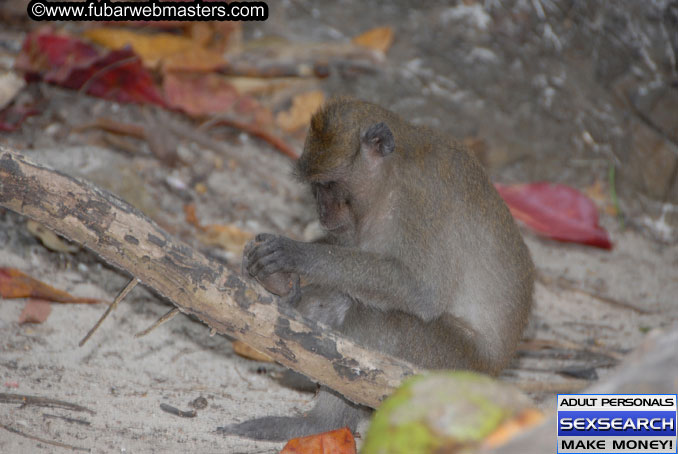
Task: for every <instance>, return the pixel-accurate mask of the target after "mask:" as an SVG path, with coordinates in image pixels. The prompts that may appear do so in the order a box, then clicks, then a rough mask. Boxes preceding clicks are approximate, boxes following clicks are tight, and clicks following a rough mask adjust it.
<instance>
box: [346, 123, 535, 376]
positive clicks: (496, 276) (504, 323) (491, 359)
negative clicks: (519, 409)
mask: <svg viewBox="0 0 678 454" xmlns="http://www.w3.org/2000/svg"><path fill="white" fill-rule="evenodd" d="M396 131H397V132H396V133H395V134H396V144H397V145H396V147H397V149H396V153H397V154H396V156H394V159H397V161H395V160H394V162H393V163H392V165H391V169H392V171H393V172H394V174H393V175H392V176H391V177H392V178H399V179H401V181H403V183H404V184H401V185H399V188H400V191H399V192H398V194H397V196H396V197H395V199H396V201H395V203H396V204H398V205H399V206H401V207H408V209H406V210H400V211H396V212H399V213H401V216H400V217H399V219H397V221H396V223H397V232H398V233H397V234H395V235H392V240H391V241H390V242H388V244H385V245H383V247H384V249H385V250H384V251H383V252H384V253H386V254H393V255H395V256H396V257H397V258H398V259H399V260H401V261H402V262H403V263H405V265H406V266H407V267H408V268H409V269H410V270H411V271H412V272H413V273H415V274H416V275H417V276H418V278H419V280H420V281H421V282H424V283H425V285H426V288H427V291H429V292H431V295H432V302H431V307H430V308H428V307H427V308H426V309H425V311H424V315H425V318H426V321H424V320H421V319H417V317H413V316H412V315H410V314H406V313H400V312H397V311H392V312H390V313H385V314H384V313H381V314H379V313H372V311H373V310H372V309H369V308H365V307H360V306H353V307H352V309H351V311H349V314H348V315H347V320H348V323H345V325H346V326H349V325H351V323H356V324H362V325H363V326H366V325H370V324H373V325H374V326H373V328H374V329H379V330H381V332H382V333H384V335H383V336H381V337H382V338H380V339H379V340H377V341H375V343H376V344H378V345H375V348H379V349H381V350H384V351H387V352H389V353H391V354H394V355H396V356H400V357H404V358H405V359H408V360H410V361H412V362H414V363H416V364H420V365H422V366H424V367H434V368H451V367H455V368H457V367H459V368H472V369H478V370H483V371H488V372H497V371H499V370H500V369H501V368H503V367H504V366H505V365H506V363H507V362H508V361H509V360H510V358H511V356H512V354H513V352H514V349H515V346H516V344H517V342H518V341H519V339H520V336H521V335H522V332H523V330H524V328H525V326H526V324H527V319H528V316H529V312H530V309H531V305H532V291H533V282H534V269H533V264H532V260H531V258H530V255H529V252H528V250H527V247H526V245H525V243H524V241H523V239H522V236H521V234H520V232H519V230H518V228H517V226H516V224H515V222H514V220H513V218H512V216H511V214H510V212H509V210H508V208H507V206H506V205H505V203H504V202H503V200H502V199H501V198H500V196H499V194H498V193H497V191H496V190H495V189H494V187H493V185H492V184H491V183H490V181H489V179H488V177H487V175H486V174H485V171H484V170H483V168H482V166H481V165H480V163H479V162H478V161H477V160H476V159H475V157H474V156H472V155H471V154H470V153H469V152H468V150H466V149H465V148H464V147H463V146H460V145H459V144H457V143H456V142H455V141H454V140H453V139H450V138H448V137H447V136H445V135H443V134H441V133H439V132H437V131H434V130H431V129H429V128H424V127H417V126H412V125H409V124H405V125H401V126H400V127H398V128H396ZM399 133H400V134H401V135H402V137H400V138H399V137H398V134H399ZM398 147H400V149H398ZM396 171H397V174H396ZM368 247H373V245H371V244H370V245H369V246H368ZM413 304H417V302H413ZM380 320H381V325H379V323H380ZM357 331H358V330H356V333H357ZM460 331H466V332H461V333H460ZM349 334H350V333H349ZM469 334H470V337H472V338H474V339H477V340H478V342H477V343H476V346H477V347H478V349H477V350H478V351H476V352H475V353H474V352H472V351H471V350H472V346H471V345H469V344H468V342H466V339H468V338H469ZM431 339H434V340H435V342H436V343H431ZM441 339H443V340H444V341H445V342H444V343H443V344H442V345H441V344H440V342H439V341H440V340H441ZM365 341H368V342H369V339H365ZM460 357H461V358H466V360H460V359H459V358H460Z"/></svg>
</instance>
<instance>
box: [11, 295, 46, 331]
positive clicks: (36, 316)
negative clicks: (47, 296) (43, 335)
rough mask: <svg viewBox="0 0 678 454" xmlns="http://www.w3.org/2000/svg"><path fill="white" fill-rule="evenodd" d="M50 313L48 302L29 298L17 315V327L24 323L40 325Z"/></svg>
mask: <svg viewBox="0 0 678 454" xmlns="http://www.w3.org/2000/svg"><path fill="white" fill-rule="evenodd" d="M51 312H52V305H51V304H50V302H49V301H45V300H40V299H34V298H31V299H29V300H28V301H27V302H26V305H25V306H24V309H23V310H22V311H21V314H20V315H19V325H23V324H24V323H42V322H44V321H45V320H47V317H49V314H50V313H51Z"/></svg>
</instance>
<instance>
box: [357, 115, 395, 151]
mask: <svg viewBox="0 0 678 454" xmlns="http://www.w3.org/2000/svg"><path fill="white" fill-rule="evenodd" d="M360 145H361V147H362V148H363V149H364V150H366V151H369V152H370V153H373V154H374V155H377V156H386V155H388V154H391V153H393V150H395V139H394V138H393V133H392V132H391V129H389V127H388V126H387V125H386V123H383V122H380V123H375V124H373V125H372V126H370V127H369V128H367V130H366V131H365V132H364V133H363V135H362V137H361V138H360Z"/></svg>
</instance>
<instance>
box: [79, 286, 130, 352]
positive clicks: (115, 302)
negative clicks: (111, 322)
mask: <svg viewBox="0 0 678 454" xmlns="http://www.w3.org/2000/svg"><path fill="white" fill-rule="evenodd" d="M138 283H139V280H138V279H136V278H132V279H130V281H129V282H128V283H127V285H126V286H125V288H124V289H122V290H121V291H120V293H118V296H116V297H115V299H114V300H113V302H112V303H111V304H109V305H108V307H107V308H106V312H104V313H103V315H102V316H101V318H99V321H98V322H96V324H95V325H94V326H93V327H92V329H90V330H89V332H88V333H87V334H86V335H85V337H83V338H82V340H81V341H80V342H79V343H78V346H79V347H82V346H83V345H85V342H87V340H88V339H89V338H90V337H92V334H94V332H95V331H96V330H97V329H98V328H99V327H100V326H101V324H102V323H103V322H104V320H106V317H108V314H110V313H111V312H113V309H115V308H116V307H118V303H119V302H120V301H122V300H123V298H125V297H126V296H127V294H128V293H129V292H131V291H132V289H133V288H134V287H136V286H137V284H138Z"/></svg>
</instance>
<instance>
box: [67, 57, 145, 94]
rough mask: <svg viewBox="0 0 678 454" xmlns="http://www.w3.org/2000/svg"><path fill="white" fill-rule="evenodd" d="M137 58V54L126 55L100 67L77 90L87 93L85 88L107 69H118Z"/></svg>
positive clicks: (87, 88) (107, 70)
mask: <svg viewBox="0 0 678 454" xmlns="http://www.w3.org/2000/svg"><path fill="white" fill-rule="evenodd" d="M138 59H139V57H138V56H137V55H133V56H131V57H127V58H124V59H122V60H118V61H116V62H113V63H111V64H110V65H107V66H104V67H103V68H101V69H100V70H98V71H96V72H95V73H94V74H92V76H91V77H90V78H89V79H87V80H86V81H85V82H84V83H83V84H82V85H81V86H80V89H79V90H78V92H80V93H87V90H89V87H90V86H91V85H92V83H93V82H94V81H95V80H96V79H98V78H99V77H101V76H102V75H104V74H106V73H107V72H109V71H113V70H114V69H118V68H121V67H123V66H125V65H128V64H130V63H132V62H134V61H135V60H138Z"/></svg>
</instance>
